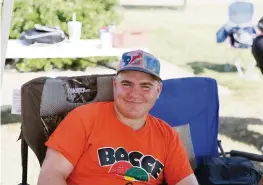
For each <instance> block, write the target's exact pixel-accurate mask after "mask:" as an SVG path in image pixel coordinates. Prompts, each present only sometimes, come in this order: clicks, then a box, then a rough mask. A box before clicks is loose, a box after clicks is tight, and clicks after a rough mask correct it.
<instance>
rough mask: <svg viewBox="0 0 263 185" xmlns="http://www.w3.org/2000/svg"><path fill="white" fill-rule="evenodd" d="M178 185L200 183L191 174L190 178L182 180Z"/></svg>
mask: <svg viewBox="0 0 263 185" xmlns="http://www.w3.org/2000/svg"><path fill="white" fill-rule="evenodd" d="M176 185H198V182H197V179H196V177H195V175H194V174H191V175H189V176H188V177H185V178H184V179H182V180H181V181H180V182H178V183H177V184H176Z"/></svg>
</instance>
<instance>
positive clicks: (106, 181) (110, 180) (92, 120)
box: [38, 50, 198, 185]
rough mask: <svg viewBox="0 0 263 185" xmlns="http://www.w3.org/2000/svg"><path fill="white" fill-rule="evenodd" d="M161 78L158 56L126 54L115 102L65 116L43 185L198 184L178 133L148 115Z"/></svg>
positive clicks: (116, 80)
mask: <svg viewBox="0 0 263 185" xmlns="http://www.w3.org/2000/svg"><path fill="white" fill-rule="evenodd" d="M159 74H160V62H159V60H158V59H157V58H156V57H154V56H153V55H151V54H149V53H147V52H144V51H141V50H135V51H130V52H127V53H124V54H123V56H122V59H121V61H120V66H119V69H118V70H117V74H116V76H115V78H114V80H113V87H114V101H112V102H97V103H90V104H86V105H82V106H79V107H77V108H76V109H74V110H72V111H71V112H70V113H69V114H68V115H67V116H66V117H65V119H64V120H63V121H62V122H61V123H60V125H59V126H58V127H57V129H56V130H55V131H54V132H53V134H52V135H51V136H50V138H49V140H48V141H47V142H46V146H47V147H48V149H47V153H46V157H45V160H44V162H43V165H42V168H41V172H40V175H39V179H38V185H66V184H68V185H89V184H90V185H136V184H151V185H153V184H162V183H163V182H164V181H165V182H166V183H167V184H169V185H198V183H197V180H196V178H195V176H194V174H193V171H192V169H191V166H190V164H189V161H188V158H187V154H186V151H185V148H184V146H183V144H182V142H181V140H180V138H179V135H178V133H177V132H175V131H174V130H173V129H172V128H171V127H170V126H169V125H168V124H167V123H165V122H164V121H162V120H160V119H158V118H156V117H154V116H152V115H149V114H148V112H149V110H150V109H151V108H152V107H153V105H154V104H155V101H156V99H157V98H158V97H159V95H160V93H161V90H162V83H161V79H160V77H159Z"/></svg>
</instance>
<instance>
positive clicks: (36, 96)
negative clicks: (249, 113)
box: [20, 75, 219, 185]
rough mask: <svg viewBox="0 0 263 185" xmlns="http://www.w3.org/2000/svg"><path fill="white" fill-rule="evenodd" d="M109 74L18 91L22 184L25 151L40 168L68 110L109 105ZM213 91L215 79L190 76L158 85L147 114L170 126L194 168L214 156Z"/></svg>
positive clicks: (39, 82) (32, 84)
mask: <svg viewBox="0 0 263 185" xmlns="http://www.w3.org/2000/svg"><path fill="white" fill-rule="evenodd" d="M112 80H113V75H89V76H78V77H56V78H49V77H42V78H37V79H33V80H31V81H29V82H27V83H26V84H24V85H23V86H22V89H21V118H22V126H21V137H20V138H21V145H22V147H21V153H22V155H21V156H22V185H27V162H28V146H29V147H30V148H31V149H32V151H33V152H34V153H35V155H36V156H37V159H38V161H39V164H40V166H41V165H42V162H43V160H44V157H45V152H46V147H45V146H44V142H45V141H47V139H48V138H49V136H50V134H51V133H52V132H53V131H54V130H55V129H56V127H57V126H58V124H59V123H60V121H61V120H62V119H63V118H64V117H65V116H66V115H67V113H68V112H69V111H71V110H72V109H74V108H75V107H77V106H80V105H82V104H87V103H91V102H96V101H111V100H113V87H112ZM218 109H219V102H218V91H217V83H216V81H215V80H214V79H211V78H204V77H190V78H181V79H170V80H164V81H163V91H162V93H161V95H160V98H159V99H158V101H157V102H156V105H155V106H154V107H153V109H152V110H151V112H150V113H151V114H152V115H154V116H157V117H159V118H161V119H163V120H165V121H167V122H168V123H169V124H170V125H171V126H172V127H174V128H175V129H176V130H177V131H178V133H179V135H180V137H181V138H182V141H183V143H184V145H185V148H186V151H187V155H188V158H189V161H190V163H191V165H192V168H193V169H195V168H196V166H197V165H198V164H199V163H200V161H201V160H202V158H203V157H204V156H219V152H218V138H217V134H218Z"/></svg>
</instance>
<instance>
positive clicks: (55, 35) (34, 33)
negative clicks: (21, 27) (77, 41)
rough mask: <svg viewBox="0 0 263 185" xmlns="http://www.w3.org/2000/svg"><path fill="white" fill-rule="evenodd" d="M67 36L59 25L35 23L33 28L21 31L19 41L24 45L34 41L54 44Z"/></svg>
mask: <svg viewBox="0 0 263 185" xmlns="http://www.w3.org/2000/svg"><path fill="white" fill-rule="evenodd" d="M66 38H67V35H66V33H65V32H64V31H63V30H61V29H60V28H59V27H49V26H41V25H38V24H36V25H35V26H34V28H33V29H30V30H26V31H24V32H23V33H22V35H21V37H20V41H21V42H22V43H23V44H24V45H31V44H35V43H43V44H55V43H59V42H62V41H63V40H65V39H66Z"/></svg>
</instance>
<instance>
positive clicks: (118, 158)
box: [98, 147, 164, 181]
mask: <svg viewBox="0 0 263 185" xmlns="http://www.w3.org/2000/svg"><path fill="white" fill-rule="evenodd" d="M98 158H99V162H100V166H102V167H103V166H111V167H110V169H109V173H110V174H114V175H119V176H123V178H124V179H126V180H129V181H150V176H152V177H153V178H154V179H158V177H159V175H160V173H161V172H162V170H163V168H164V165H163V164H162V163H161V162H160V161H159V160H157V159H155V158H154V157H153V156H150V155H144V154H142V153H141V152H138V151H132V152H130V153H128V152H127V151H126V150H125V149H124V148H123V147H119V148H117V149H116V150H114V149H113V148H112V147H105V148H100V149H98Z"/></svg>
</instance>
